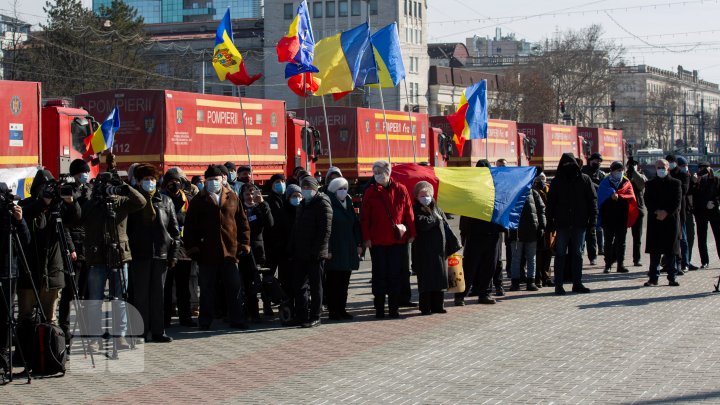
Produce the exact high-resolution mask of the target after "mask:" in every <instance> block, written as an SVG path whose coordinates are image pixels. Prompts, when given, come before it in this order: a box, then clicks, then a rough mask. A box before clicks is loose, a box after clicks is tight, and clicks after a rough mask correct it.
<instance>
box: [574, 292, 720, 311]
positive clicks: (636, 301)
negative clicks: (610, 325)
mask: <svg viewBox="0 0 720 405" xmlns="http://www.w3.org/2000/svg"><path fill="white" fill-rule="evenodd" d="M634 288H636V287H633V289H634ZM713 294H714V293H712V292H703V293H696V294H686V295H669V296H665V297H650V298H632V299H627V300H619V301H606V302H598V303H596V304H583V305H578V308H579V309H594V308H609V307H634V306H640V305H649V304H655V303H658V302H667V301H678V300H693V299H696V298H705V297H709V296H711V295H713Z"/></svg>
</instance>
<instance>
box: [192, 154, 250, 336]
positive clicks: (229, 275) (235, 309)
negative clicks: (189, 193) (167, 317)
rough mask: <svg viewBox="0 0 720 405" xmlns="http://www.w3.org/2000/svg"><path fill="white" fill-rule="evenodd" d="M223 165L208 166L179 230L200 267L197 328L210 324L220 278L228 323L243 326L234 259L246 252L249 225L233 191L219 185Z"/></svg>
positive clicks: (238, 283)
mask: <svg viewBox="0 0 720 405" xmlns="http://www.w3.org/2000/svg"><path fill="white" fill-rule="evenodd" d="M223 167H224V166H217V165H210V166H208V168H207V170H206V171H205V188H204V190H203V191H202V192H201V193H200V194H198V195H197V196H196V197H195V198H193V199H192V200H191V201H190V206H189V207H188V211H187V215H186V216H185V229H184V230H183V240H184V242H185V249H186V252H187V254H188V255H189V256H190V257H192V258H193V259H195V260H197V262H198V265H199V268H200V269H199V274H200V292H201V294H200V317H199V318H198V325H199V328H200V329H201V330H209V329H210V327H211V325H212V321H213V318H214V315H215V299H216V296H215V295H216V286H217V284H218V279H221V280H222V288H223V290H224V293H225V294H224V295H225V297H224V298H225V300H224V301H225V304H226V306H227V313H228V320H229V322H230V326H231V327H233V328H238V329H247V324H246V323H245V314H244V308H243V301H242V296H243V283H242V279H241V277H240V272H239V270H238V261H239V258H240V257H241V256H242V255H247V254H250V225H249V224H248V220H247V217H246V216H245V210H244V209H243V208H242V205H241V203H240V200H239V197H238V196H237V194H235V193H234V192H233V191H232V190H230V189H229V188H227V187H223V185H222V177H223V173H222V168H223Z"/></svg>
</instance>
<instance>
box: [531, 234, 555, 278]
mask: <svg viewBox="0 0 720 405" xmlns="http://www.w3.org/2000/svg"><path fill="white" fill-rule="evenodd" d="M540 243H545V241H544V240H539V241H538V245H539V244H540ZM535 260H536V263H535V270H536V271H535V284H539V283H543V282H547V281H551V280H552V277H550V262H551V261H552V251H551V250H550V249H538V250H537V258H536V259H535Z"/></svg>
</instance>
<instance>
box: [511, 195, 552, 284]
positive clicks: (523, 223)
mask: <svg viewBox="0 0 720 405" xmlns="http://www.w3.org/2000/svg"><path fill="white" fill-rule="evenodd" d="M544 231H545V203H543V201H542V199H541V198H540V194H539V193H538V192H537V190H535V189H530V193H528V196H527V198H526V199H525V204H524V205H523V209H522V212H521V214H520V223H519V224H518V228H517V229H511V230H510V231H509V233H508V239H509V241H510V244H511V249H512V265H511V268H512V279H511V286H510V291H519V290H520V278H521V276H522V273H524V272H523V270H522V266H521V262H522V258H523V257H524V258H525V264H526V266H527V290H528V291H537V290H538V287H537V285H536V284H535V263H536V261H535V259H536V254H537V240H538V235H539V234H542V233H543V232H544Z"/></svg>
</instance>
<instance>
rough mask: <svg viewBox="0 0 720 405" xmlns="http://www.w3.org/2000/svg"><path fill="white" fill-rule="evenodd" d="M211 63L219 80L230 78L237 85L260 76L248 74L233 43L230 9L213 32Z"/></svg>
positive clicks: (251, 82)
mask: <svg viewBox="0 0 720 405" xmlns="http://www.w3.org/2000/svg"><path fill="white" fill-rule="evenodd" d="M212 64H213V67H214V68H215V72H217V75H218V78H219V79H220V80H226V79H227V80H230V81H231V82H232V83H233V84H235V85H237V86H249V85H251V84H253V83H254V82H255V81H256V80H258V79H260V78H261V77H262V74H260V73H258V74H256V75H254V76H250V75H249V74H248V72H247V69H246V68H245V62H244V61H243V57H242V55H241V54H240V51H238V50H237V48H236V47H235V44H234V43H233V31H232V25H231V23H230V9H228V10H227V11H226V12H225V17H223V19H222V21H221V22H220V26H218V29H217V32H216V33H215V51H214V52H213V59H212Z"/></svg>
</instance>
